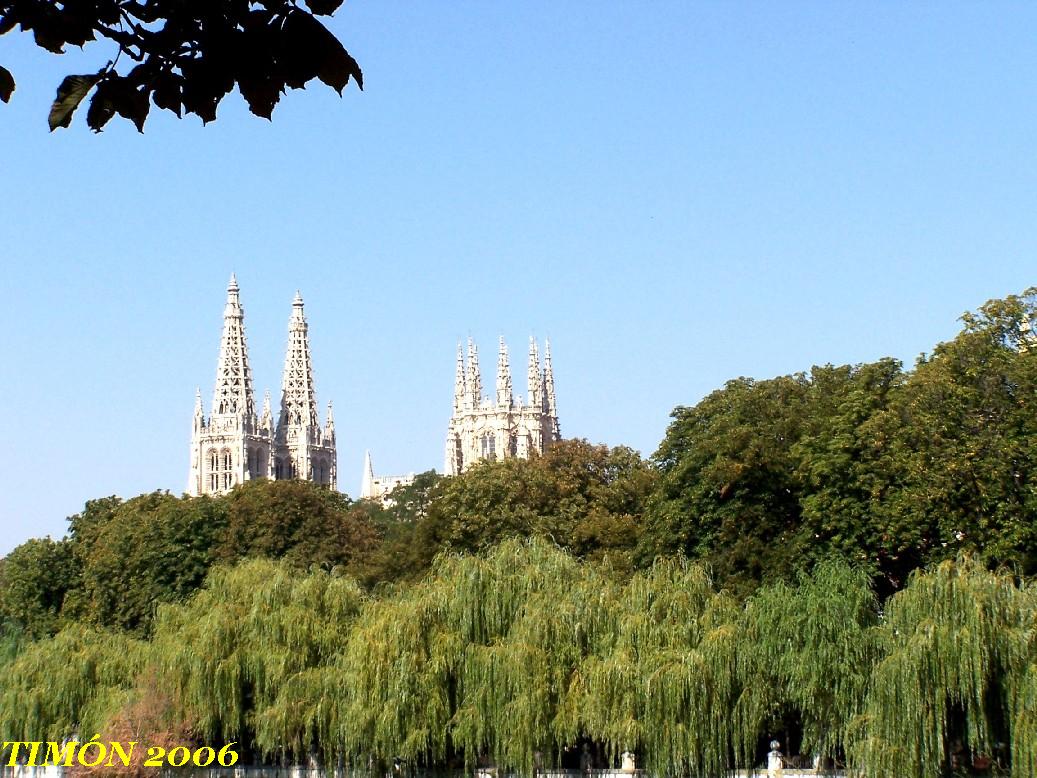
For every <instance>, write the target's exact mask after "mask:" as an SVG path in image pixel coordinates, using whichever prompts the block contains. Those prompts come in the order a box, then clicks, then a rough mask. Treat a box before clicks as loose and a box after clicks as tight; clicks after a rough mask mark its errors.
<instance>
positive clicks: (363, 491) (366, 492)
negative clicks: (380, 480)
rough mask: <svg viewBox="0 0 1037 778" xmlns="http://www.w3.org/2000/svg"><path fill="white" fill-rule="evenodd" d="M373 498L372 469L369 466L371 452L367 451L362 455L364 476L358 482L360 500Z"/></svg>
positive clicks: (370, 465)
mask: <svg viewBox="0 0 1037 778" xmlns="http://www.w3.org/2000/svg"><path fill="white" fill-rule="evenodd" d="M374 496H375V492H374V467H373V466H372V464H371V452H370V451H367V452H365V453H364V475H363V478H362V479H361V480H360V499H361V500H365V499H369V498H371V497H374Z"/></svg>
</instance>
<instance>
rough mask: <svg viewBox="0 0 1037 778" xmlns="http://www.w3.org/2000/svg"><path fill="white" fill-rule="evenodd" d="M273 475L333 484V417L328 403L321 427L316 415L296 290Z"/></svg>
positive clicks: (307, 341) (307, 342) (307, 344)
mask: <svg viewBox="0 0 1037 778" xmlns="http://www.w3.org/2000/svg"><path fill="white" fill-rule="evenodd" d="M273 461H274V478H277V479H284V478H300V479H303V480H305V481H314V482H315V483H318V484H322V485H324V486H330V487H331V488H332V489H334V488H335V483H336V480H337V473H336V455H335V421H334V418H333V415H332V411H331V405H330V404H329V405H328V420H327V424H326V426H325V427H324V428H323V429H322V428H321V425H320V419H318V418H317V393H316V390H315V389H314V386H313V364H312V362H311V360H310V339H309V333H308V328H307V325H306V316H305V314H304V313H303V302H302V296H301V295H300V294H299V293H298V292H296V293H295V300H293V301H292V316H291V318H290V319H289V320H288V351H287V353H286V354H285V357H284V377H283V378H282V381H281V414H280V416H279V417H278V420H277V429H276V431H275V433H274V455H273Z"/></svg>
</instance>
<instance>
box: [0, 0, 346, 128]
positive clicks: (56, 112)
mask: <svg viewBox="0 0 1037 778" xmlns="http://www.w3.org/2000/svg"><path fill="white" fill-rule="evenodd" d="M341 4H342V0H303V4H300V3H299V2H297V0H186V2H185V0H0V35H3V34H5V33H8V32H10V31H11V30H13V29H14V28H15V27H19V28H20V29H21V30H22V31H23V32H31V33H32V34H33V36H34V38H35V41H36V44H37V45H38V46H40V47H42V48H44V49H46V50H47V51H50V52H52V53H54V54H62V53H64V52H65V48H66V46H70V45H71V46H80V47H83V46H86V45H87V44H89V43H91V42H95V41H97V40H99V39H104V40H107V41H109V45H110V46H111V48H110V49H109V52H110V54H111V58H110V59H109V60H108V61H107V63H106V64H104V65H103V66H102V67H100V68H99V69H98V70H97V71H96V72H93V73H86V74H80V75H69V76H67V77H66V78H65V79H64V80H63V81H62V82H61V84H60V85H59V86H58V89H57V97H56V98H55V100H54V103H53V105H52V106H51V109H50V115H49V117H48V123H49V125H50V128H51V130H54V129H56V128H57V127H68V126H69V124H70V123H71V121H72V115H73V113H74V111H75V110H76V108H77V107H78V106H79V104H80V103H81V102H82V101H83V99H84V98H85V97H86V96H87V94H89V93H90V92H91V91H92V92H93V96H92V97H91V98H90V106H89V109H88V110H87V114H86V123H87V125H88V126H89V127H90V128H91V129H93V130H95V131H97V132H100V131H101V130H102V129H103V127H104V126H105V125H106V124H107V123H108V121H109V120H111V118H112V117H113V116H115V115H119V116H122V117H123V118H125V119H129V120H130V121H131V122H133V124H134V125H136V127H137V129H138V130H140V131H141V132H143V131H144V122H145V121H146V120H147V117H148V112H149V110H150V108H151V105H152V104H154V105H155V106H156V107H158V108H162V109H165V110H168V111H171V112H172V113H175V114H176V115H177V116H178V117H180V116H182V115H183V114H184V113H193V114H195V115H196V116H198V117H200V118H201V120H202V121H203V122H210V121H213V120H214V119H215V118H216V109H217V107H218V106H219V104H220V101H221V100H223V98H224V97H225V96H226V95H227V94H228V93H229V92H231V90H233V89H234V87H235V86H237V88H238V91H239V92H240V93H241V96H242V97H243V98H244V99H245V102H246V103H248V107H249V110H251V111H252V113H254V114H256V115H257V116H262V117H264V118H267V119H269V118H270V116H271V114H272V112H273V110H274V107H275V106H276V105H277V103H278V102H279V101H280V99H281V95H282V94H284V93H285V91H286V89H289V88H291V89H301V88H303V87H305V85H306V84H307V83H308V82H309V81H311V80H312V79H314V78H317V79H319V80H320V81H322V82H323V83H325V84H327V85H328V86H330V87H332V88H333V89H335V90H336V91H337V92H338V93H339V94H340V95H341V94H342V90H343V89H344V88H345V86H346V85H347V84H348V83H349V81H350V79H353V80H354V81H355V82H356V84H357V86H358V87H360V88H361V89H362V88H363V74H362V72H361V70H360V66H359V65H358V64H357V62H356V60H355V59H353V57H352V56H350V54H349V53H348V52H347V51H346V49H345V47H344V46H343V45H342V43H341V42H340V41H339V40H338V38H336V37H335V36H334V35H333V34H332V33H331V32H329V31H328V29H327V27H325V26H324V25H323V24H322V23H321V22H320V20H319V19H317V16H327V15H330V14H333V13H334V12H335V11H336V10H337V9H338V7H339V6H340V5H341ZM120 60H122V62H121V63H120ZM14 89H15V80H14V76H13V75H12V74H11V72H10V71H9V70H7V69H6V68H4V67H2V66H0V100H3V101H4V102H8V101H9V100H10V99H11V95H12V93H13V92H14Z"/></svg>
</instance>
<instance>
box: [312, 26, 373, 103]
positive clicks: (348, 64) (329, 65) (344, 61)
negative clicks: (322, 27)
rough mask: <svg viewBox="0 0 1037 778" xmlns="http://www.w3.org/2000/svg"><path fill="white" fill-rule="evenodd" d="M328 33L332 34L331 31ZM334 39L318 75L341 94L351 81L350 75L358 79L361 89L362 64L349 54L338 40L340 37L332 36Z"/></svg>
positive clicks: (362, 80)
mask: <svg viewBox="0 0 1037 778" xmlns="http://www.w3.org/2000/svg"><path fill="white" fill-rule="evenodd" d="M328 35H329V36H330V35H331V33H328ZM332 41H334V44H333V45H331V46H329V50H328V52H327V54H326V56H325V59H324V62H323V63H321V67H320V71H319V72H318V73H317V77H318V78H319V79H320V80H321V81H323V82H324V83H325V84H327V85H328V86H330V87H332V88H333V89H334V90H335V91H336V92H338V93H339V94H340V95H341V94H342V90H343V89H344V88H345V86H346V84H348V83H349V79H350V77H352V78H353V79H354V80H356V85H357V86H358V87H360V89H363V88H364V74H363V73H362V72H360V65H359V64H357V61H356V60H355V59H353V58H352V57H351V56H349V52H348V51H346V49H345V47H344V46H343V45H342V44H341V43H339V42H338V39H336V38H334V37H332Z"/></svg>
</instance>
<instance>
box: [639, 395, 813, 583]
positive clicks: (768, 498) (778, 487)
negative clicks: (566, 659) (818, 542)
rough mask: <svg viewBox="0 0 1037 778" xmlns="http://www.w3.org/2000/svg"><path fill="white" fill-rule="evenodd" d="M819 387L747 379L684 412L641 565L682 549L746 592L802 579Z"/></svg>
mask: <svg viewBox="0 0 1037 778" xmlns="http://www.w3.org/2000/svg"><path fill="white" fill-rule="evenodd" d="M809 399H810V380H809V378H808V377H807V376H805V375H803V374H798V375H795V376H782V377H780V378H774V379H770V380H767V381H755V380H753V379H751V378H740V379H738V380H736V381H729V382H728V383H727V385H726V386H725V387H724V388H723V389H720V390H717V391H715V392H713V393H712V394H710V395H709V396H708V397H706V398H705V399H704V400H702V402H700V403H699V404H698V405H696V406H695V407H693V408H686V407H679V408H677V409H676V410H675V411H674V412H673V422H672V423H671V424H670V427H669V429H668V430H667V432H666V437H665V438H664V440H663V442H662V444H661V445H660V447H659V450H658V451H657V452H656V455H655V461H656V463H657V464H658V467H659V470H660V471H661V477H660V482H659V487H658V489H657V490H656V492H655V494H654V495H653V497H652V501H651V503H650V506H649V508H648V511H647V516H646V520H645V529H644V531H643V533H642V537H641V543H640V546H639V548H638V556H639V559H640V561H641V563H642V564H647V563H650V562H651V560H652V559H654V558H655V557H657V556H667V555H672V554H675V553H678V552H683V553H685V554H687V555H688V556H690V557H691V558H693V559H703V560H705V561H707V562H708V563H709V564H710V565H712V566H713V569H714V571H715V575H716V576H717V579H718V580H719V581H721V582H723V583H724V584H725V585H731V586H733V587H735V589H736V590H738V591H742V592H744V591H748V590H749V589H751V588H752V587H753V586H755V585H756V584H757V583H758V582H759V581H761V580H763V579H765V578H767V577H772V576H777V577H787V576H789V575H791V574H792V573H793V571H794V570H795V569H796V567H797V565H798V560H799V559H801V558H802V555H803V554H804V553H805V550H806V549H807V547H808V545H809V538H808V537H807V536H806V534H805V532H804V530H803V527H802V522H801V519H800V503H799V501H800V498H801V496H802V491H803V485H802V478H801V476H800V475H799V471H798V468H797V464H798V463H797V460H796V456H795V453H794V446H795V444H796V443H797V442H798V441H799V440H800V438H801V437H802V435H803V433H804V429H805V427H806V425H807V424H808V416H809V408H808V403H809Z"/></svg>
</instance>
